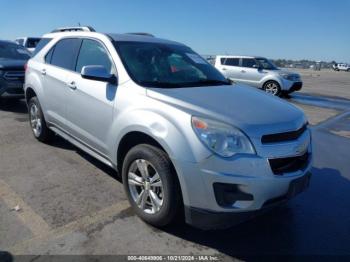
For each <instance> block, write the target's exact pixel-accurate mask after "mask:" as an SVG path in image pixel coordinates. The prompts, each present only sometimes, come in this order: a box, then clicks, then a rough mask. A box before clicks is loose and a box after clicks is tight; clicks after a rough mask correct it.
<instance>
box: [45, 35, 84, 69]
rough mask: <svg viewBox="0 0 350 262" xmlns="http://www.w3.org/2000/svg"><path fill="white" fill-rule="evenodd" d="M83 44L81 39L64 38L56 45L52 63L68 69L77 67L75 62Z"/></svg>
mask: <svg viewBox="0 0 350 262" xmlns="http://www.w3.org/2000/svg"><path fill="white" fill-rule="evenodd" d="M80 45H81V40H80V39H73V38H70V39H63V40H61V41H59V42H58V43H57V44H56V45H55V50H54V52H53V54H52V59H51V64H52V65H55V66H58V67H62V68H65V69H68V70H72V71H73V70H74V69H75V62H76V59H77V55H78V52H79V48H80Z"/></svg>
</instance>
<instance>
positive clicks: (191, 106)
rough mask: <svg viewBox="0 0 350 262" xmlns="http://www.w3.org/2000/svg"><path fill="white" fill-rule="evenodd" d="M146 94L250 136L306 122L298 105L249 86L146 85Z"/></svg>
mask: <svg viewBox="0 0 350 262" xmlns="http://www.w3.org/2000/svg"><path fill="white" fill-rule="evenodd" d="M147 95H148V96H149V97H151V98H153V99H157V100H160V101H162V102H164V103H167V104H170V105H172V106H174V107H177V108H179V109H181V110H184V111H186V112H188V113H189V114H191V115H195V116H199V117H207V118H211V119H215V120H219V121H223V122H225V123H228V124H231V125H233V126H235V127H238V128H239V129H241V130H243V131H244V132H245V133H247V134H248V135H249V136H250V137H252V138H253V137H254V138H259V139H260V137H261V136H262V135H264V134H273V133H281V132H287V131H293V130H297V129H298V128H300V127H301V126H302V125H303V124H304V123H305V122H306V118H305V115H304V113H303V112H302V111H301V110H300V109H298V108H297V107H295V106H293V105H291V104H290V103H288V102H286V101H284V100H282V99H280V98H278V97H273V96H271V95H269V94H266V93H264V92H263V91H261V90H258V89H256V88H252V87H249V86H241V85H229V86H208V87H193V88H172V89H169V88H168V89H167V88H149V89H147Z"/></svg>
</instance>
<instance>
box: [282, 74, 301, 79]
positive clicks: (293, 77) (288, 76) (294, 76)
mask: <svg viewBox="0 0 350 262" xmlns="http://www.w3.org/2000/svg"><path fill="white" fill-rule="evenodd" d="M279 75H280V76H281V77H283V78H284V79H287V80H289V81H297V80H300V76H299V75H296V74H288V73H280V74H279Z"/></svg>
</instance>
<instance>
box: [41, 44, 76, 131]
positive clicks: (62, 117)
mask: <svg viewBox="0 0 350 262" xmlns="http://www.w3.org/2000/svg"><path fill="white" fill-rule="evenodd" d="M80 45H81V40H80V39H73V38H69V39H63V40H60V41H59V42H58V43H57V44H56V45H55V46H54V47H53V48H51V50H50V51H49V52H48V53H47V54H46V56H45V62H46V63H45V64H43V67H42V69H41V77H42V79H43V83H44V92H45V110H46V115H47V118H48V119H47V120H48V121H49V122H50V123H52V124H54V125H55V126H56V127H59V128H61V129H66V106H67V96H68V95H69V94H70V93H69V87H68V86H67V77H68V74H69V73H70V72H72V70H74V69H75V61H76V57H77V54H78V51H79V48H80Z"/></svg>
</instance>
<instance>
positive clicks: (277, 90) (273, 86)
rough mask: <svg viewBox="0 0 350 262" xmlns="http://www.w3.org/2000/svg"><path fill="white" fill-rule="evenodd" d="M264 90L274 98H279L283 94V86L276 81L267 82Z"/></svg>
mask: <svg viewBox="0 0 350 262" xmlns="http://www.w3.org/2000/svg"><path fill="white" fill-rule="evenodd" d="M263 89H264V90H265V92H266V93H268V94H271V95H274V96H279V95H280V94H281V86H280V85H279V83H277V82H276V81H267V82H266V83H265V84H264V86H263Z"/></svg>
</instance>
